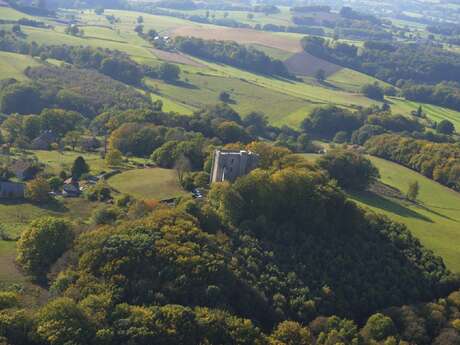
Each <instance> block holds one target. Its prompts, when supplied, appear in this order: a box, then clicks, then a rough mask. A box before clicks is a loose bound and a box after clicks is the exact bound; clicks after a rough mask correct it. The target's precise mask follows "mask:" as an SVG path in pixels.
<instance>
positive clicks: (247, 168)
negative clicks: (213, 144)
mask: <svg viewBox="0 0 460 345" xmlns="http://www.w3.org/2000/svg"><path fill="white" fill-rule="evenodd" d="M258 162H259V156H258V155H257V154H255V153H252V152H250V151H227V150H216V151H214V157H213V162H212V170H211V183H214V182H223V181H230V182H233V181H235V180H236V179H237V178H238V177H240V176H244V175H246V174H248V173H250V172H251V171H252V170H254V169H255V168H257V165H258Z"/></svg>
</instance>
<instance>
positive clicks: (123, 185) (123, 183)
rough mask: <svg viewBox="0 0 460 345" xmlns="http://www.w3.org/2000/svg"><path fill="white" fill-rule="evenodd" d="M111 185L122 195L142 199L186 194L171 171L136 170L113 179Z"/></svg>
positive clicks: (154, 169)
mask: <svg viewBox="0 0 460 345" xmlns="http://www.w3.org/2000/svg"><path fill="white" fill-rule="evenodd" d="M108 182H109V185H110V186H111V187H113V188H114V189H116V190H117V191H119V192H120V193H124V194H130V195H132V196H134V197H136V198H140V199H155V200H162V199H169V198H174V197H177V196H180V195H183V194H185V192H184V191H183V190H182V188H181V187H180V186H179V184H178V182H177V177H176V173H175V171H174V170H169V169H160V168H152V169H134V170H128V171H125V172H123V173H121V174H118V175H115V176H113V177H111V178H110V179H109V180H108Z"/></svg>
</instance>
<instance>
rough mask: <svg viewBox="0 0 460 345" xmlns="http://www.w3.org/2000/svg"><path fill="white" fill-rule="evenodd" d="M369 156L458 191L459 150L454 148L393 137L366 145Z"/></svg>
mask: <svg viewBox="0 0 460 345" xmlns="http://www.w3.org/2000/svg"><path fill="white" fill-rule="evenodd" d="M365 146H366V149H367V150H368V152H369V153H370V154H372V155H375V156H378V157H382V158H385V159H388V160H390V161H393V162H396V163H398V164H401V165H404V166H406V167H408V168H410V169H413V170H415V171H418V172H420V173H421V174H423V175H425V176H427V177H429V178H431V179H433V180H435V181H437V182H439V183H441V184H443V185H446V186H448V187H450V188H453V189H455V190H460V148H459V146H458V145H456V144H448V143H433V142H429V141H426V140H417V139H413V138H408V137H402V136H399V135H394V134H382V135H379V136H375V137H372V138H370V139H369V140H368V141H366V144H365Z"/></svg>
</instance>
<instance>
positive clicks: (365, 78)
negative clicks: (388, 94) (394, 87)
mask: <svg viewBox="0 0 460 345" xmlns="http://www.w3.org/2000/svg"><path fill="white" fill-rule="evenodd" d="M376 81H378V80H377V79H375V78H374V77H372V76H369V75H367V74H364V73H361V72H357V71H354V70H352V69H349V68H342V69H341V70H340V71H338V72H336V73H334V74H332V75H331V76H329V77H328V78H327V82H329V83H331V84H332V85H334V86H336V87H338V88H340V89H342V90H346V91H350V92H359V91H360V89H361V87H362V86H363V85H364V84H372V83H374V82H376ZM378 83H379V84H380V85H381V86H389V84H387V83H385V82H383V81H378Z"/></svg>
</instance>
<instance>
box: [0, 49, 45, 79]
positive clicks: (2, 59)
mask: <svg viewBox="0 0 460 345" xmlns="http://www.w3.org/2000/svg"><path fill="white" fill-rule="evenodd" d="M38 65H40V61H39V60H37V59H35V58H33V57H31V56H27V55H21V54H15V53H8V52H2V51H0V80H1V79H6V78H14V79H16V80H27V79H28V78H27V77H26V76H25V74H24V70H25V69H26V68H27V67H29V66H30V67H35V66H38Z"/></svg>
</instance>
